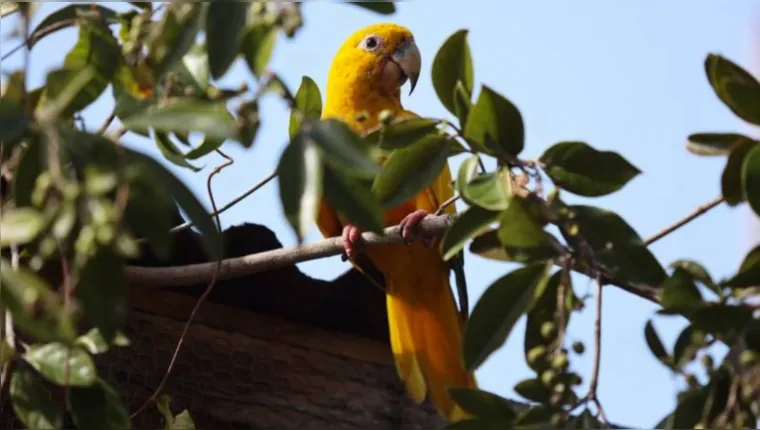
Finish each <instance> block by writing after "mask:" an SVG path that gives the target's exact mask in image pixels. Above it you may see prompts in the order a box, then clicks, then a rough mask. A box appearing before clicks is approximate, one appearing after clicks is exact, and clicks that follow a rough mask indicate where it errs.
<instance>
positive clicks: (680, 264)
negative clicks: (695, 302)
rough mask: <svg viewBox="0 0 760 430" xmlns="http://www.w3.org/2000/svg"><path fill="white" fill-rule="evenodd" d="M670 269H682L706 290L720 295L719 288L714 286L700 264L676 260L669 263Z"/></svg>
mask: <svg viewBox="0 0 760 430" xmlns="http://www.w3.org/2000/svg"><path fill="white" fill-rule="evenodd" d="M670 267H672V268H674V269H682V270H684V271H686V272H688V273H689V275H691V277H692V278H694V279H696V280H697V281H699V282H701V283H702V284H704V285H705V286H706V287H707V288H709V289H710V290H712V291H713V292H714V293H715V294H718V295H720V293H721V291H720V287H718V285H716V284H715V282H714V281H713V280H712V277H711V276H710V274H709V273H708V272H707V269H705V268H704V266H702V265H701V264H699V263H697V262H696V261H692V260H676V261H674V262H672V263H670Z"/></svg>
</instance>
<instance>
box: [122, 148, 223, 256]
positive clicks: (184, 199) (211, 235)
mask: <svg viewBox="0 0 760 430" xmlns="http://www.w3.org/2000/svg"><path fill="white" fill-rule="evenodd" d="M131 156H132V157H133V158H134V159H135V160H136V161H138V162H141V163H144V164H145V167H146V168H148V169H149V170H150V172H151V173H152V174H153V175H154V176H155V177H156V178H157V179H158V180H159V182H158V183H160V184H162V185H163V186H164V187H166V190H167V191H168V193H169V194H170V195H172V196H173V197H174V199H175V200H176V202H177V204H178V205H179V206H180V207H181V208H182V210H183V211H184V212H185V213H186V214H187V216H188V217H189V218H190V221H192V222H193V224H194V226H195V227H196V228H197V229H198V231H199V232H200V233H201V241H202V243H203V245H204V248H205V250H206V253H207V254H208V255H209V256H210V257H211V258H213V259H214V260H217V259H219V258H220V257H221V246H220V244H221V235H220V233H219V231H218V230H217V228H216V224H215V223H214V220H213V219H212V217H211V215H209V213H208V211H207V210H206V208H204V207H203V205H202V204H201V203H200V202H199V201H198V198H197V197H195V194H193V192H192V191H190V189H189V188H188V187H187V185H185V184H184V183H183V182H182V181H180V180H179V179H178V178H177V177H176V176H174V174H173V173H171V172H169V171H168V170H166V168H165V167H163V166H162V165H161V164H159V163H158V162H156V161H155V160H153V159H152V158H150V157H148V156H146V155H144V154H140V153H138V152H132V153H131Z"/></svg>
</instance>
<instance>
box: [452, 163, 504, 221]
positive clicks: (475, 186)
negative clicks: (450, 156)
mask: <svg viewBox="0 0 760 430" xmlns="http://www.w3.org/2000/svg"><path fill="white" fill-rule="evenodd" d="M461 177H462V175H461V170H460V175H458V177H457V191H459V195H461V196H462V199H463V200H464V201H465V202H467V203H469V204H471V205H475V206H480V207H482V208H483V209H488V210H492V211H503V210H505V209H507V207H508V205H509V201H510V198H509V196H510V187H511V182H510V179H509V171H508V170H507V169H500V170H499V171H498V172H494V173H482V174H476V175H474V176H473V177H472V178H470V180H469V181H467V182H466V183H462V182H461V181H459V180H458V179H459V178H461ZM460 185H461V188H460Z"/></svg>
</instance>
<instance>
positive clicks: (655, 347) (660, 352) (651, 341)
mask: <svg viewBox="0 0 760 430" xmlns="http://www.w3.org/2000/svg"><path fill="white" fill-rule="evenodd" d="M644 338H645V339H646V341H647V345H648V346H649V350H650V351H652V354H654V356H655V357H657V359H658V360H660V362H661V363H662V364H664V365H666V366H668V367H669V368H672V367H673V366H672V364H671V363H672V362H673V359H672V358H671V357H670V355H669V354H668V352H667V351H665V345H663V344H662V340H660V335H658V334H657V330H655V328H654V325H652V320H648V321H647V324H646V326H645V327H644Z"/></svg>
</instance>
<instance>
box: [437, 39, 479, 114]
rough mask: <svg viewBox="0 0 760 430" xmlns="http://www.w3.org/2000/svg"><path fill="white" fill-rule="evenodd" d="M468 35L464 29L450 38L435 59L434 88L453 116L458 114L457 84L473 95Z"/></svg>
mask: <svg viewBox="0 0 760 430" xmlns="http://www.w3.org/2000/svg"><path fill="white" fill-rule="evenodd" d="M467 33H468V30H464V29H462V30H457V31H456V32H455V33H453V34H452V35H451V36H449V38H448V39H446V41H445V42H443V44H442V45H441V47H440V48H439V49H438V52H437V53H436V54H435V58H434V59H433V70H432V76H433V88H435V93H436V94H437V95H438V100H440V101H441V103H443V105H444V106H445V107H446V109H448V111H449V112H451V113H453V114H456V105H455V102H454V89H455V87H456V85H457V82H461V83H462V85H463V86H464V88H465V89H466V90H467V92H468V93H472V86H473V67H472V56H471V55H470V46H469V44H468V43H467Z"/></svg>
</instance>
